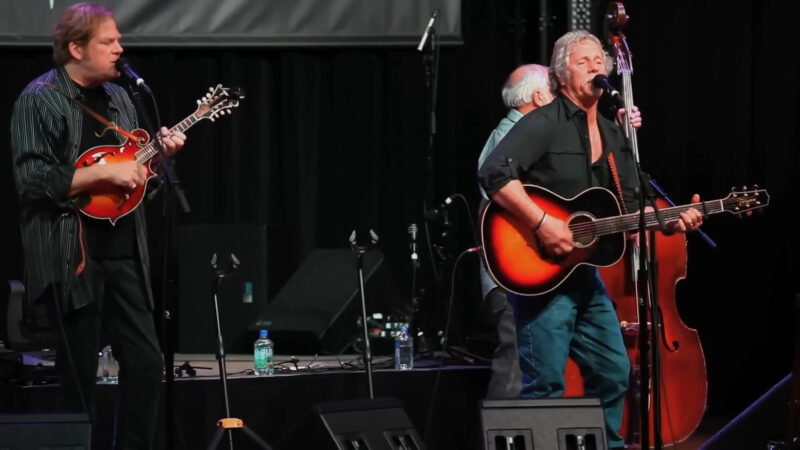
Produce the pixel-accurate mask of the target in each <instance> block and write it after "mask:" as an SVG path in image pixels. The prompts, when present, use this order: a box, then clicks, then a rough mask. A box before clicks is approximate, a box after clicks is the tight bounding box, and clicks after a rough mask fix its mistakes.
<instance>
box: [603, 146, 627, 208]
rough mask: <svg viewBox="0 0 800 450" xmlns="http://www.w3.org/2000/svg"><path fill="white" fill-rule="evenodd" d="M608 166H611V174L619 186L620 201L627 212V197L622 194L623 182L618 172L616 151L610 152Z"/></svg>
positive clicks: (615, 183)
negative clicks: (615, 157)
mask: <svg viewBox="0 0 800 450" xmlns="http://www.w3.org/2000/svg"><path fill="white" fill-rule="evenodd" d="M608 166H609V168H611V176H612V177H614V186H616V188H617V195H618V196H619V203H620V205H621V206H622V214H627V213H628V211H627V208H626V207H625V198H624V197H623V196H622V183H620V181H619V172H617V162H616V160H615V159H614V152H608Z"/></svg>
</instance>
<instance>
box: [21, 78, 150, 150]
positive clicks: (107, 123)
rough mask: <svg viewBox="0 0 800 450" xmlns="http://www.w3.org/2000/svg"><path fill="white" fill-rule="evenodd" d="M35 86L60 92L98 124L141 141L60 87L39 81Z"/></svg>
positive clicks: (128, 137)
mask: <svg viewBox="0 0 800 450" xmlns="http://www.w3.org/2000/svg"><path fill="white" fill-rule="evenodd" d="M33 84H41V85H44V86H47V87H49V88H52V89H53V90H54V91H56V92H58V93H59V94H61V95H63V96H64V98H66V99H67V100H68V101H69V102H70V103H72V104H74V105H78V106H80V107H81V109H83V110H84V111H86V112H87V113H88V114H89V115H90V116H92V117H94V118H95V119H97V121H98V122H100V123H102V124H103V125H105V127H106V129H109V130H111V131H114V132H116V133H118V134H120V135H122V136H124V137H125V138H127V139H133V140H134V141H136V140H138V139H139V138H138V137H136V136H135V135H134V134H133V133H131V132H130V131H127V130H125V129H124V128H122V127H120V126H119V125H117V124H115V123H114V122H112V121H110V120H108V119H106V118H105V117H103V116H102V115H100V113H98V112H96V111H95V110H93V109H92V108H89V107H88V106H86V105H84V104H83V103H81V102H80V101H79V100H77V99H74V98H72V97H70V96H69V95H67V94H65V93H64V92H62V91H61V90H60V89H59V88H58V87H56V86H55V85H54V84H52V83H47V82H44V81H37V82H35V83H33Z"/></svg>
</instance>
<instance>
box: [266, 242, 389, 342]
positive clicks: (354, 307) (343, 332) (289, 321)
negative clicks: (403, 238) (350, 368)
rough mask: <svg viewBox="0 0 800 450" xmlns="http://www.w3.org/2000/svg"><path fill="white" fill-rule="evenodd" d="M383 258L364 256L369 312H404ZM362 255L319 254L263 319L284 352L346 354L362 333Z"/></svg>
mask: <svg viewBox="0 0 800 450" xmlns="http://www.w3.org/2000/svg"><path fill="white" fill-rule="evenodd" d="M382 266H384V259H383V254H382V253H381V251H380V250H378V249H373V250H371V251H370V252H368V253H367V254H366V255H364V267H363V270H364V286H365V287H364V292H365V297H366V300H367V314H368V315H370V314H373V313H378V312H380V313H383V314H384V315H386V314H398V313H400V314H402V300H401V299H400V297H399V295H398V293H397V290H396V289H395V288H394V286H393V284H392V283H391V277H390V275H389V274H388V270H385V269H382ZM360 318H361V297H360V294H359V286H358V274H357V271H356V256H355V255H354V254H353V252H352V251H351V250H350V249H316V250H314V251H313V252H312V253H311V254H310V255H308V257H306V259H305V260H304V261H303V263H302V264H301V265H300V267H299V268H298V269H297V271H295V273H294V274H292V276H291V277H290V278H289V281H287V282H286V284H285V285H284V286H283V288H281V290H280V291H279V292H278V294H277V295H276V296H275V298H274V299H272V301H271V302H270V304H269V305H268V306H267V307H266V308H265V309H264V311H263V312H262V314H260V315H259V316H258V320H257V321H256V322H255V325H254V328H266V329H269V335H270V338H271V339H272V340H273V341H275V351H276V352H279V353H282V354H316V353H320V352H326V353H332V354H340V353H342V351H343V350H346V349H347V348H348V347H349V345H350V344H351V343H352V341H353V340H354V339H355V338H357V337H358V336H359V335H360V333H361V327H360V326H359V325H358V324H359V323H360V322H359V320H360Z"/></svg>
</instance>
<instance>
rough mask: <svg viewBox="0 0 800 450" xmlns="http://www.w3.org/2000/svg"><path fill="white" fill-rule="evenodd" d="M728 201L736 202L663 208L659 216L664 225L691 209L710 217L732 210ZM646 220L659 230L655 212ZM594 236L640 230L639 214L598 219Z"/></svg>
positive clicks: (719, 201) (574, 231)
mask: <svg viewBox="0 0 800 450" xmlns="http://www.w3.org/2000/svg"><path fill="white" fill-rule="evenodd" d="M727 201H731V202H732V203H734V202H736V200H735V199H734V200H730V199H727V198H725V199H720V200H710V201H706V202H700V203H693V204H690V205H682V206H673V207H670V208H661V209H659V210H658V212H659V214H660V215H661V219H662V220H663V221H664V223H665V224H666V223H669V222H672V221H673V220H677V219H679V218H680V217H681V213H683V212H685V211H687V210H689V209H690V208H695V209H697V210H698V211H700V212H701V213H702V214H703V216H704V217H707V216H710V215H712V214H717V213H721V212H723V211H726V210H730V205H728V207H727V208H726V203H725V202H727ZM644 220H645V225H646V227H647V228H648V229H651V228H659V227H660V225H659V222H658V217H657V216H656V213H655V211H648V212H645V213H644ZM582 225H583V224H576V228H577V230H573V233H576V232H577V233H580V232H581V228H585V225H583V226H582ZM592 228H593V230H591V231H592V234H594V235H596V236H603V235H607V234H614V233H621V232H624V231H632V230H636V229H637V228H639V213H638V212H635V213H630V214H625V215H622V216H615V217H605V218H602V219H597V220H595V221H594V222H592Z"/></svg>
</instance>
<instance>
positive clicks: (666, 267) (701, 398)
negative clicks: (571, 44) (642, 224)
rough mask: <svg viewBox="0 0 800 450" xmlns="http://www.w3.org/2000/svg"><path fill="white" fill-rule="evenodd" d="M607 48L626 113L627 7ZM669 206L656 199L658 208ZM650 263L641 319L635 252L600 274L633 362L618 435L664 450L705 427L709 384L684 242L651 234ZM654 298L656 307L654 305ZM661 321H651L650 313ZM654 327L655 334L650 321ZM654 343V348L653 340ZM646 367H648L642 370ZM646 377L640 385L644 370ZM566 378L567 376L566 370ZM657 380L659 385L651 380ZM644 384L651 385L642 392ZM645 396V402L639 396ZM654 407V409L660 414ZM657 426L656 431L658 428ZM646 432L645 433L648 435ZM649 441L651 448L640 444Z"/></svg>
mask: <svg viewBox="0 0 800 450" xmlns="http://www.w3.org/2000/svg"><path fill="white" fill-rule="evenodd" d="M607 19H608V28H609V32H610V38H609V39H610V43H611V47H612V49H613V50H614V53H615V56H616V58H617V70H618V73H619V74H620V75H621V77H622V83H623V92H624V95H625V105H626V109H627V113H628V114H629V113H630V108H631V107H632V105H633V100H632V94H631V92H632V88H631V73H632V64H631V54H630V50H629V47H628V44H627V41H626V38H625V35H624V34H623V33H622V29H623V28H624V26H625V24H626V23H627V20H628V16H627V14H626V13H625V10H624V7H623V5H622V3H618V2H612V3H611V4H610V5H609V10H608V14H607ZM627 131H628V135H629V138H630V139H631V140H632V144H633V145H636V142H635V139H636V134H635V130H633V128H632V127H630V126H629V127H627ZM667 206H669V205H668V204H667V203H666V201H664V200H663V199H661V198H659V199H658V200H657V201H656V208H660V209H663V208H666V207H667ZM650 233H652V234H653V235H652V236H651V238H650V243H651V245H650V246H649V247H648V251H649V252H651V253H650V255H649V256H650V258H651V259H652V260H654V261H655V264H652V265H651V267H652V268H653V269H654V273H653V274H652V275H653V283H652V285H651V286H650V291H649V292H647V293H645V295H646V297H647V298H648V299H649V300H650V302H651V309H648V310H647V311H646V313H645V314H644V315H645V316H646V317H641V316H642V312H641V311H642V309H641V308H639V303H638V302H639V299H640V294H641V293H640V292H639V290H640V289H641V288H640V286H642V285H641V284H640V283H639V282H638V280H637V279H636V276H637V275H636V274H637V273H638V267H639V256H638V250H639V248H638V247H632V248H631V251H628V252H626V254H625V255H624V257H623V259H622V261H621V262H620V263H618V264H616V265H614V266H611V267H606V268H601V269H600V275H601V277H602V278H603V281H604V283H605V285H606V288H607V289H608V294H609V296H610V297H611V299H612V301H613V302H614V305H615V307H616V312H617V317H618V319H619V324H620V328H621V331H622V335H623V339H624V342H625V346H626V347H627V349H628V357H629V358H630V361H631V368H632V370H631V382H630V388H629V389H628V393H627V396H626V399H625V405H624V412H623V420H622V429H621V430H620V431H621V434H622V436H623V437H624V438H625V442H626V443H627V444H628V446H629V447H634V448H636V447H638V448H652V447H656V448H660V446H661V445H672V444H675V443H679V442H682V441H684V440H686V439H687V438H688V437H689V436H690V435H691V434H692V432H694V430H695V429H696V428H697V426H698V425H699V424H700V421H701V419H702V418H703V413H704V412H705V407H706V398H707V392H708V384H707V377H706V366H705V358H704V355H703V349H702V347H701V345H700V338H699V336H698V334H697V331H696V330H694V329H692V328H689V327H687V326H686V325H685V324H684V323H683V321H682V320H681V318H680V315H679V314H678V309H677V306H676V299H675V290H676V286H677V283H678V282H679V281H680V280H682V279H683V278H685V277H686V263H687V251H686V236H685V235H684V234H673V235H670V236H667V235H665V234H664V233H662V232H661V231H657V230H652V231H650ZM654 299H657V302H653V300H654ZM652 308H655V316H656V318H657V320H653V316H654V314H653V309H652ZM654 322H655V323H656V324H657V328H656V330H655V332H653V330H652V328H653V323H654ZM640 333H647V334H649V335H650V336H652V339H651V342H650V351H649V352H646V353H647V358H646V360H644V361H643V358H642V354H641V345H640V343H641V342H643V340H642V339H641V336H640ZM656 341H657V342H656ZM645 365H646V366H645ZM643 369H644V370H645V373H646V374H647V375H648V376H647V377H646V380H644V381H643V379H642V375H641V374H642V370H643ZM568 372H569V371H568ZM567 377H568V380H570V381H568V390H569V389H570V387H572V388H573V389H575V390H577V389H578V386H579V385H582V380H579V379H578V378H579V376H578V377H575V376H574V375H572V376H570V374H569V373H568V374H567ZM654 380H656V381H657V383H658V384H657V386H656V385H654V384H653V381H654ZM642 383H647V386H644V389H643V386H642ZM643 393H646V395H647V398H642V394H643ZM656 409H657V410H656ZM656 423H658V430H656V429H655V426H656V425H655V424H656ZM644 427H647V428H646V429H645V428H644ZM645 436H646V439H647V442H642V441H643V440H644V437H645Z"/></svg>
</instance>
